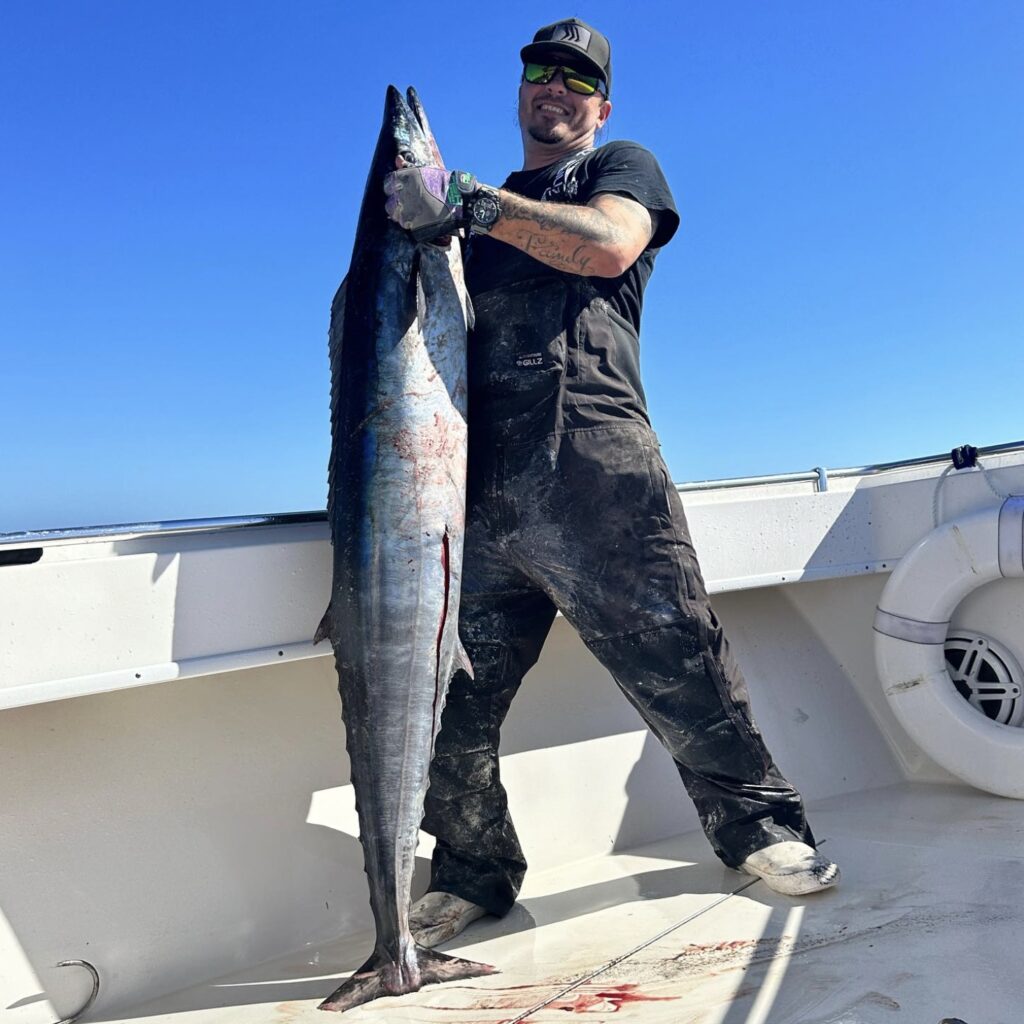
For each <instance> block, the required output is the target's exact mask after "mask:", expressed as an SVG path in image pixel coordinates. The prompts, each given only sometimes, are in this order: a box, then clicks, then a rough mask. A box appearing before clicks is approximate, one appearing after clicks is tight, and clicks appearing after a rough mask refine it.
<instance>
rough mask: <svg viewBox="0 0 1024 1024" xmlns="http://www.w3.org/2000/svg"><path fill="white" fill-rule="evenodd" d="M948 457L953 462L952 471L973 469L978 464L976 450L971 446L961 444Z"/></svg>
mask: <svg viewBox="0 0 1024 1024" xmlns="http://www.w3.org/2000/svg"><path fill="white" fill-rule="evenodd" d="M949 457H950V458H951V459H952V460H953V468H954V469H973V468H974V467H975V466H976V465H977V464H978V449H977V448H975V447H974V445H973V444H962V445H960V447H959V448H954V449H953V450H952V451H951V452H950V453H949Z"/></svg>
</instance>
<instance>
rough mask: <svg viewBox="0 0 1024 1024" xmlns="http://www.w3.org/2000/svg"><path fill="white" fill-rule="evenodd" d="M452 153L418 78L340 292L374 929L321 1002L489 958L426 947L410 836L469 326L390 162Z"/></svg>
mask: <svg viewBox="0 0 1024 1024" xmlns="http://www.w3.org/2000/svg"><path fill="white" fill-rule="evenodd" d="M399 155H400V156H401V157H402V158H403V159H404V160H405V161H406V163H408V164H416V165H420V166H423V165H428V164H435V165H439V164H440V163H441V158H440V153H439V152H438V149H437V143H436V142H435V141H434V137H433V135H432V133H431V131H430V126H429V124H428V122H427V118H426V114H425V113H424V111H423V107H422V106H421V104H420V102H419V99H418V97H417V96H416V93H415V92H414V90H412V89H409V91H408V102H407V101H406V99H404V98H403V97H402V95H401V93H400V92H399V91H398V90H397V89H395V88H394V87H393V86H392V87H389V88H388V93H387V101H386V104H385V109H384V123H383V125H382V127H381V132H380V137H379V139H378V142H377V149H376V152H375V153H374V157H373V163H372V165H371V167H370V174H369V178H368V179H367V183H366V191H365V193H364V196H363V204H362V209H361V211H360V215H359V223H358V226H357V228H356V239H355V246H354V249H353V253H352V262H351V265H350V267H349V272H348V274H347V276H346V278H345V280H344V281H343V282H342V285H341V287H340V288H339V289H338V293H337V295H336V296H335V298H334V302H333V303H332V306H331V326H330V335H329V337H330V358H331V458H330V467H329V472H328V499H327V512H328V519H329V521H330V528H331V543H332V547H333V558H334V566H333V579H332V585H331V601H330V605H329V607H328V609H327V613H326V614H325V615H324V618H323V621H322V622H321V623H320V626H319V628H318V629H317V632H316V640H318V641H319V640H322V639H326V638H329V639H330V641H331V644H332V646H333V648H334V656H335V662H336V664H337V668H338V687H339V691H340V694H341V706H342V717H343V718H344V721H345V731H346V740H347V746H348V752H349V757H350V760H351V764H352V783H353V786H354V788H355V795H356V807H357V810H358V813H359V839H360V842H361V843H362V846H363V854H364V859H365V865H366V875H367V880H368V882H369V889H370V907H371V909H372V911H373V918H374V923H375V925H376V931H377V934H376V941H375V945H374V949H373V953H372V955H371V956H370V958H369V959H368V960H367V961H366V963H365V964H363V966H362V967H360V968H359V970H357V971H356V972H355V973H354V974H353V975H352V976H351V977H350V978H349V979H348V980H347V981H345V983H344V984H343V985H341V986H340V987H339V988H338V989H337V990H336V991H335V992H333V993H332V994H331V995H330V996H328V998H327V999H325V1000H324V1001H323V1003H321V1004H320V1008H321V1009H324V1010H346V1009H349V1008H350V1007H353V1006H358V1005H359V1004H360V1003H365V1002H368V1001H370V1000H372V999H377V998H378V997H380V996H386V995H401V994H402V993H405V992H414V991H416V990H417V989H419V988H420V987H421V986H423V985H427V984H430V983H432V982H440V981H451V980H454V979H457V978H470V977H476V976H478V975H482V974H490V973H492V972H493V971H494V968H493V967H490V966H489V965H487V964H478V963H473V962H471V961H468V960H461V959H459V958H457V957H450V956H446V955H445V954H443V953H438V952H436V951H434V950H427V949H424V948H423V947H420V946H417V945H416V943H415V941H414V940H413V938H412V934H411V932H410V930H409V904H410V900H411V891H410V890H411V885H412V873H413V867H414V865H415V854H416V842H417V838H418V832H419V825H420V820H421V818H422V816H423V798H424V795H425V794H426V791H427V784H428V778H429V768H430V758H431V755H432V753H433V749H434V740H435V738H436V736H437V733H438V730H439V729H440V724H441V712H442V710H443V708H444V700H445V695H446V693H447V690H448V682H449V680H450V679H451V676H452V674H453V672H455V671H456V670H457V669H460V668H461V669H464V670H466V671H470V665H469V659H468V658H467V656H466V653H465V651H464V650H463V647H462V644H461V643H460V641H459V635H458V621H459V590H460V581H461V574H462V549H463V534H464V527H465V500H466V332H467V326H468V324H469V322H470V319H471V316H472V314H471V311H470V307H469V299H468V296H467V295H466V288H465V283H464V281H463V276H462V257H461V252H460V250H459V246H458V244H457V243H453V244H451V245H450V246H447V247H442V246H438V245H431V244H424V243H418V244H417V243H415V242H413V240H412V238H411V236H410V235H409V234H408V233H407V232H405V231H403V230H402V229H401V228H399V227H398V226H397V225H395V224H393V223H392V222H391V221H390V220H389V219H388V217H387V216H386V214H385V212H384V190H383V180H384V175H385V174H387V173H388V171H390V170H393V169H394V167H395V159H396V157H397V156H399Z"/></svg>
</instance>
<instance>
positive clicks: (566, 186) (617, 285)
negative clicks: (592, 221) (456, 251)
mask: <svg viewBox="0 0 1024 1024" xmlns="http://www.w3.org/2000/svg"><path fill="white" fill-rule="evenodd" d="M501 187H502V188H504V189H507V190H508V191H509V192H515V193H517V194H518V195H521V196H524V197H526V198H527V199H540V200H544V201H547V202H556V203H576V204H578V205H585V204H586V203H587V202H589V201H590V200H591V199H592V198H593V197H594V196H597V195H601V194H603V193H610V194H612V195H618V196H625V197H626V198H628V199H635V200H636V201H637V202H638V203H640V204H641V205H642V206H644V207H646V208H647V209H648V210H650V211H651V212H653V213H657V214H659V218H658V227H657V229H656V230H655V233H654V237H653V238H652V239H651V241H650V243H649V245H648V246H647V248H646V249H644V251H643V252H642V253H641V254H640V257H639V258H638V259H637V261H636V262H635V263H634V264H633V265H632V266H631V267H630V268H629V269H628V270H627V271H626V272H625V273H624V274H622V275H620V276H619V277H612V278H598V277H591V278H589V283H590V284H591V285H592V286H593V287H595V288H596V289H597V290H598V292H599V293H600V294H601V295H602V296H603V298H604V299H605V300H607V302H608V303H609V305H610V306H611V307H612V308H613V309H614V310H615V312H616V313H618V314H619V315H620V316H622V317H624V318H625V319H626V320H627V321H629V323H630V324H632V326H633V329H634V330H635V331H636V332H637V333H639V330H640V313H641V310H642V307H643V295H644V288H646V287H647V281H648V279H649V278H650V276H651V271H652V270H653V269H654V258H655V257H656V256H657V254H658V250H659V249H660V248H661V247H662V246H663V245H665V244H666V243H667V242H668V241H669V239H671V238H672V236H673V235H674V234H675V232H676V228H677V227H678V226H679V213H678V211H677V210H676V204H675V201H674V200H673V199H672V192H671V190H670V189H669V187H668V182H667V181H666V180H665V175H664V174H663V173H662V170H661V167H660V166H659V165H658V161H657V160H656V159H655V157H654V154H653V153H651V152H650V150H647V149H644V147H643V146H640V145H638V144H637V143H635V142H625V141H616V142H609V143H608V144H607V145H604V146H601V147H600V148H598V149H591V150H588V151H587V152H585V153H573V154H571V155H570V156H567V157H565V158H564V159H562V160H559V161H558V162H557V163H553V164H550V165H549V166H547V167H542V168H540V169H538V170H532V171H513V172H512V174H510V175H509V176H508V178H507V179H506V181H505V183H504V185H502V186H501ZM552 276H553V277H564V276H566V274H565V272H563V271H559V270H555V269H554V268H553V267H549V266H547V264H545V263H541V262H540V261H539V260H536V259H534V258H533V257H532V256H529V255H527V254H526V253H524V252H522V251H521V250H519V249H517V248H515V246H512V245H509V244H507V243H506V242H499V241H498V240H497V239H495V238H489V237H488V236H487V235H473V236H472V237H471V239H470V243H469V247H468V250H467V254H466V283H467V285H468V287H469V292H470V294H471V295H479V294H480V293H482V292H486V291H490V290H491V289H493V288H498V287H501V286H503V285H508V284H512V283H513V282H519V281H526V280H530V279H537V278H539V279H544V278H547V277H552ZM569 276H571V275H569Z"/></svg>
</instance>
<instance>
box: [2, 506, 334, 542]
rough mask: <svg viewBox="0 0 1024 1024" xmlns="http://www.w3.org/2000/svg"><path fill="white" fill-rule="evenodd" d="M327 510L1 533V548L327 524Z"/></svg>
mask: <svg viewBox="0 0 1024 1024" xmlns="http://www.w3.org/2000/svg"><path fill="white" fill-rule="evenodd" d="M326 522H327V513H326V512H278V513H275V514H272V515H262V516H222V517H220V518H214V519H174V520H171V521H169V522H166V523H117V524H114V525H111V526H72V527H68V528H67V529H62V530H34V531H29V532H25V533H0V547H12V546H17V547H32V546H35V545H39V544H52V543H55V542H60V541H74V542H76V543H78V542H80V541H100V540H107V541H110V540H136V539H139V538H142V537H173V536H176V535H180V534H187V533H225V532H227V531H229V530H249V529H254V528H265V527H268V526H296V525H304V524H306V523H326Z"/></svg>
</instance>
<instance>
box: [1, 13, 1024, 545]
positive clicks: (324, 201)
mask: <svg viewBox="0 0 1024 1024" xmlns="http://www.w3.org/2000/svg"><path fill="white" fill-rule="evenodd" d="M573 15H576V16H579V17H582V18H583V19H585V20H587V21H590V22H592V23H593V24H595V25H596V26H598V27H599V28H601V29H602V30H603V31H604V32H605V33H606V34H607V35H608V36H609V37H610V38H611V40H612V44H613V51H614V66H615V95H614V96H613V100H614V111H613V114H612V119H611V123H610V134H609V137H610V138H632V139H636V140H638V141H640V142H642V143H644V144H645V145H647V146H648V147H649V148H650V149H652V150H653V151H654V152H655V154H656V155H657V156H658V158H659V160H660V161H661V163H662V166H663V168H664V169H665V172H666V175H667V177H668V179H669V182H670V184H671V186H672V188H673V191H674V193H675V196H676V201H677V203H678V205H679V208H680V211H681V215H682V227H681V229H680V231H679V233H678V235H677V236H676V238H675V240H674V241H673V242H672V244H671V245H670V246H668V247H667V248H666V249H665V250H664V252H663V253H662V254H661V256H660V257H659V260H658V265H657V268H656V270H655V274H654V278H653V280H652V283H651V286H650V288H649V289H648V297H647V305H646V309H645V319H644V329H643V337H642V344H643V363H644V374H645V379H646V383H647V390H648V398H649V402H650V406H651V411H652V416H653V418H654V422H655V426H656V427H657V429H658V432H659V434H660V436H661V439H662V446H663V450H664V453H665V456H666V459H667V461H668V464H669V467H670V469H671V471H672V474H673V476H674V477H675V478H676V479H677V480H680V481H681V480H693V479H704V478H708V477H722V476H739V475H746V474H752V473H770V472H783V471H789V470H796V469H805V468H809V467H811V466H815V465H825V466H830V467H839V466H847V465H862V464H865V463H869V462H877V461H885V460H890V459H899V458H907V457H911V456H914V455H924V454H931V453H934V452H938V451H942V450H944V449H948V448H951V447H952V446H953V445H956V444H960V443H963V442H971V443H974V444H979V445H984V444H995V443H999V442H1004V441H1010V440H1016V439H1018V438H1019V437H1021V436H1022V435H1024V429H1022V422H1024V419H1022V416H1021V414H1020V413H1021V406H1022V402H1021V398H1020V392H1021V388H1022V382H1024V372H1022V371H1024V355H1022V346H1021V340H1022V334H1024V189H1022V186H1021V183H1022V181H1024V166H1022V165H1024V132H1022V130H1021V124H1022V121H1021V118H1022V111H1024V5H1022V4H1021V3H1020V2H1019V0H1005V2H1004V0H979V2H977V3H969V2H967V0H959V2H946V0H929V2H923V0H899V2H893V0H857V2H856V3H852V2H851V3H843V4H840V3H833V2H822V0H813V2H812V0H806V2H795V0H792V2H791V0H786V2H783V0H777V2H776V0H735V2H722V3H676V2H674V3H663V4H662V3H652V4H644V5H637V4H622V3H614V4H613V3H606V2H603V0H601V2H592V3H590V4H588V5H587V7H586V9H585V10H583V9H580V8H576V9H573V8H564V7H560V6H558V5H555V6H550V5H548V4H539V3H532V2H531V3H519V4H514V5H512V4H509V5H502V6H501V7H498V6H497V5H495V6H492V5H487V4H482V5H476V6H472V7H451V6H443V5H437V4H434V5H426V4H422V3H408V2H404V0H397V2H396V0H392V2H389V3H388V4H367V5H355V4H352V3H342V2H340V0H339V2H332V3H327V2H300V3H294V4H288V5H286V4H283V3H268V2H262V0H260V2H255V0H254V2H247V3H241V2H231V3H229V2H223V0H204V2H202V3H199V2H194V0H184V2H183V0H177V2H174V3H169V2H158V0H150V2H128V0H124V2H104V0H92V2H88V3H86V2H77V3H56V2H50V0H33V2H29V0H8V2H6V3H4V5H3V7H2V9H0V368H2V370H0V396H2V397H0V454H2V465H3V467H4V482H3V486H2V488H0V531H4V530H7V531H11V530H23V529H42V528H49V527H60V526H71V525H87V524H97V523H105V522H126V521H137V520H153V519H174V518H185V517H202V516H217V515H242V514H248V513H263V512H278V511H291V510H303V509H317V508H323V507H324V504H325V490H326V460H327V454H328V449H329V439H328V400H329V380H328V365H327V351H326V326H327V315H328V308H329V303H330V300H331V297H332V294H333V292H334V289H335V287H336V286H337V284H338V282H339V281H340V279H341V277H342V276H343V275H344V272H345V269H346V267H347V264H348V260H349V257H350V254H351V246H352V236H353V231H354V224H355V217H356V213H357V210H358V206H359V203H360V200H361V197H362V191H363V184H364V181H365V177H366V170H367V166H368V163H369V159H370V155H371V153H372V150H373V146H374V143H375V140H376V136H377V132H378V129H379V125H380V117H381V111H382V107H383V98H384V90H385V87H386V85H387V84H388V82H394V83H395V84H396V85H399V86H400V87H404V86H405V85H408V84H413V85H415V86H416V87H417V89H418V90H419V92H420V95H421V96H422V98H423V101H424V103H425V105H426V107H427V110H428V112H429V114H430V117H431V121H432V124H433V127H434V130H435V133H436V135H437V137H438V141H439V142H440V145H441V148H442V152H443V153H444V154H445V159H446V161H447V163H448V165H449V166H451V167H460V168H465V169H468V170H471V171H473V172H475V173H476V174H477V175H478V177H480V178H481V180H484V181H487V182H490V183H494V184H498V183H500V182H501V180H503V178H504V177H505V175H506V173H507V172H508V171H510V170H513V169H515V168H517V167H518V166H519V163H520V159H521V152H520V143H519V133H518V130H517V128H516V126H515V92H516V82H517V78H518V74H519V68H520V65H519V61H518V51H519V48H520V46H521V45H523V44H524V43H525V42H527V41H528V40H529V38H530V37H531V36H532V33H533V31H534V30H535V29H536V28H537V27H538V26H540V25H542V24H545V23H547V22H550V21H553V20H556V19H557V18H561V17H569V16H573Z"/></svg>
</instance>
